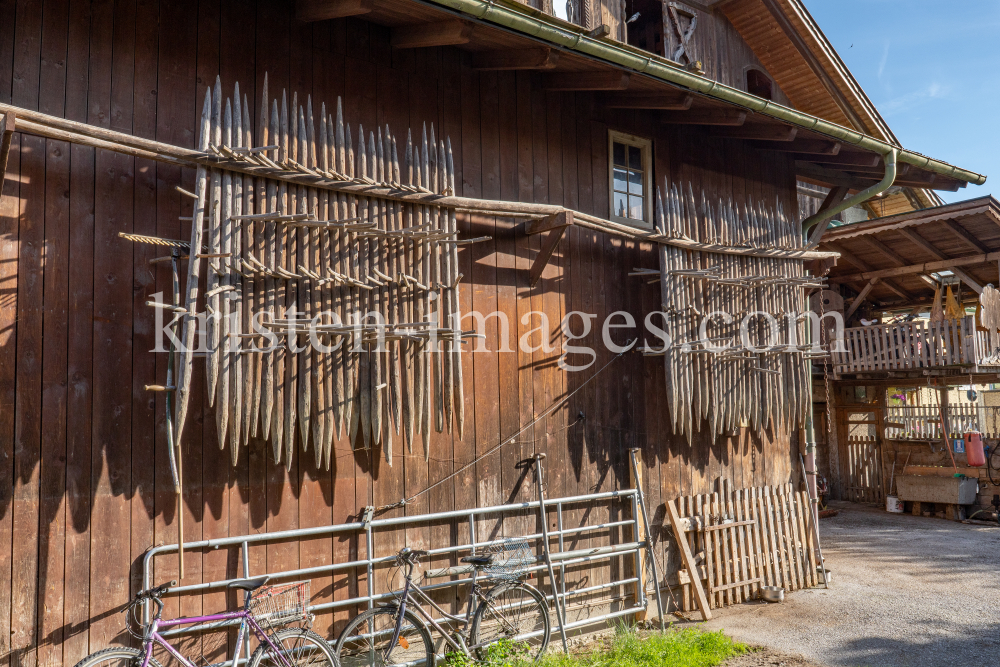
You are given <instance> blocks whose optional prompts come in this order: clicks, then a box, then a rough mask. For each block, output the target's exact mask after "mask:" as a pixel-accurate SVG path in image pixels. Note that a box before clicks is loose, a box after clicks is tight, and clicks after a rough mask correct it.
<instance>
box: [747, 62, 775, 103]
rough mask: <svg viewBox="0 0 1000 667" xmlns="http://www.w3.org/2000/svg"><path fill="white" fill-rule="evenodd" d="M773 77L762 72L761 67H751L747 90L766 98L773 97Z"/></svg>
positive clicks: (748, 71) (748, 72)
mask: <svg viewBox="0 0 1000 667" xmlns="http://www.w3.org/2000/svg"><path fill="white" fill-rule="evenodd" d="M772 86H773V84H772V83H771V77H769V76H768V75H766V74H764V73H763V72H761V71H760V70H759V69H753V68H750V69H748V70H747V92H748V93H750V94H751V95H756V96H757V97H763V98H764V99H765V100H770V99H773V98H772V97H771V94H772Z"/></svg>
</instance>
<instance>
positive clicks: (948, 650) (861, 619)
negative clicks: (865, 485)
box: [703, 503, 1000, 667]
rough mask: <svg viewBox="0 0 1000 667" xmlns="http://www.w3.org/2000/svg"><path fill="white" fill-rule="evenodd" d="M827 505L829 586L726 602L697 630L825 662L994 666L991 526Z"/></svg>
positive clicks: (997, 633) (997, 616) (999, 562)
mask: <svg viewBox="0 0 1000 667" xmlns="http://www.w3.org/2000/svg"><path fill="white" fill-rule="evenodd" d="M832 506H833V507H836V508H838V509H840V510H841V512H840V514H839V515H838V516H836V517H832V518H829V519H823V520H821V522H820V531H821V534H822V538H823V552H824V556H825V557H826V562H827V567H829V568H830V570H831V572H832V577H833V581H832V583H831V585H830V589H829V590H824V589H823V588H822V587H820V588H817V589H811V590H804V591H799V592H796V593H792V594H789V595H786V597H785V602H784V603H781V604H775V605H770V604H766V603H763V602H751V603H747V604H744V605H737V606H735V607H730V608H728V609H724V610H720V611H718V612H716V613H715V618H713V619H712V620H711V621H709V622H708V623H705V624H704V626H703V627H705V629H711V630H717V629H720V628H721V629H723V630H724V631H725V632H726V634H728V635H730V636H731V637H733V638H734V639H736V640H738V641H742V642H744V643H747V644H753V645H761V646H765V647H767V648H768V649H773V650H776V651H779V652H783V653H787V654H791V655H792V656H801V657H803V658H805V659H807V660H809V661H814V662H815V663H818V664H819V665H825V666H829V667H841V666H845V667H858V666H865V667H867V666H871V667H876V666H877V667H938V666H940V667H953V666H965V665H969V666H975V667H978V666H980V665H991V666H992V665H998V664H1000V528H991V527H988V526H972V525H966V524H961V523H956V522H952V521H946V520H944V519H933V518H925V517H913V516H909V515H899V514H888V513H887V512H885V511H884V510H882V509H879V508H873V507H868V506H863V505H853V504H848V503H833V504H832ZM754 657H755V656H748V657H746V659H751V660H752V659H754ZM756 657H760V658H761V659H770V658H767V657H766V655H761V656H756ZM786 658H787V659H794V658H788V657H787V656H786ZM741 659H742V658H741ZM777 659H778V660H779V661H778V662H731V663H727V667H736V666H739V667H751V666H755V665H774V664H777V665H780V664H783V663H781V662H780V659H781V658H780V657H779V658H777ZM784 664H787V665H795V666H799V665H803V666H805V665H810V663H809V662H787V663H784Z"/></svg>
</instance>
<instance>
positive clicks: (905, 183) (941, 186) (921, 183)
mask: <svg viewBox="0 0 1000 667" xmlns="http://www.w3.org/2000/svg"><path fill="white" fill-rule="evenodd" d="M857 176H858V177H859V178H862V179H864V180H859V181H858V183H860V184H861V186H862V187H865V188H867V187H868V186H869V185H874V184H875V183H878V181H876V180H873V179H872V178H871V176H867V175H862V174H858V175H857ZM920 176H921V175H920V174H919V173H918V174H914V175H912V176H905V177H903V178H897V179H896V180H895V181H893V183H892V184H893V185H898V186H899V187H901V188H924V189H927V190H947V191H948V192H958V191H959V189H960V188H964V187H965V186H966V185H967V183H966V182H965V181H958V180H955V179H953V178H944V177H942V176H938V175H937V174H931V177H932V178H931V180H923V179H921V178H920Z"/></svg>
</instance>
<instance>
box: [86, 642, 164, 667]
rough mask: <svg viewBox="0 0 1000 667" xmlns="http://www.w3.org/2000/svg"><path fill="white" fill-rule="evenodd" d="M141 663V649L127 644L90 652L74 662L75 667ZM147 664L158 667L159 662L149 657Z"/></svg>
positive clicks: (136, 666) (135, 666) (119, 666)
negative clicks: (129, 646)
mask: <svg viewBox="0 0 1000 667" xmlns="http://www.w3.org/2000/svg"><path fill="white" fill-rule="evenodd" d="M141 664H142V651H140V650H139V649H137V648H128V647H127V646H116V647H114V648H106V649H104V650H102V651H97V652H96V653H91V654H90V655H88V656H87V657H86V658H84V659H83V660H81V661H80V662H78V663H76V667H139V665H141ZM149 664H150V665H152V667H160V663H158V662H157V661H156V660H155V659H154V658H152V657H150V659H149Z"/></svg>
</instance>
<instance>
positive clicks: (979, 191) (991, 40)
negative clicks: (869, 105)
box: [805, 0, 1000, 202]
mask: <svg viewBox="0 0 1000 667" xmlns="http://www.w3.org/2000/svg"><path fill="white" fill-rule="evenodd" d="M805 5H806V7H807V8H808V9H809V12H810V13H811V14H812V15H813V17H814V18H815V19H816V22H817V23H819V26H820V28H822V29H823V32H824V33H826V36H827V38H829V40H830V42H832V43H833V46H834V48H835V49H837V52H838V53H839V54H840V57H841V58H842V59H843V60H844V62H845V63H847V66H848V67H849V68H850V70H851V73H852V74H854V78H856V79H857V80H858V82H859V83H860V84H861V87H862V88H864V90H865V92H866V93H867V94H868V97H869V98H871V100H872V102H873V103H874V104H875V106H876V107H877V108H878V110H879V111H880V112H881V114H882V116H883V117H884V118H885V120H886V122H887V123H888V124H889V127H890V128H892V131H893V132H894V133H895V134H896V136H897V137H898V138H899V141H900V142H901V143H902V144H903V146H904V147H905V148H908V149H910V150H914V151H917V152H920V153H923V154H925V155H929V156H931V157H934V158H937V159H940V160H944V161H946V162H950V163H951V164H955V165H958V166H960V167H963V168H965V169H971V170H972V171H975V172H978V173H980V174H986V175H987V176H989V179H988V180H987V181H986V184H985V185H982V186H972V185H969V186H967V187H965V188H963V189H961V190H959V191H958V192H940V191H939V192H938V194H940V195H941V197H942V198H943V199H944V200H945V201H947V202H953V201H960V200H963V199H971V198H973V197H981V196H984V195H987V194H991V193H997V194H998V196H1000V127H998V125H1000V122H998V121H1000V0H943V1H942V0H937V1H936V2H930V1H929V0H805Z"/></svg>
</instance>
